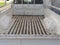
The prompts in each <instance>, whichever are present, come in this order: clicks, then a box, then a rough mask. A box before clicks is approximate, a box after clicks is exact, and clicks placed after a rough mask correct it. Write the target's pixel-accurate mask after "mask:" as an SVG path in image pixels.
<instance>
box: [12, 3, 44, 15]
mask: <svg viewBox="0 0 60 45" xmlns="http://www.w3.org/2000/svg"><path fill="white" fill-rule="evenodd" d="M43 10H44V8H43V4H39V5H35V4H33V5H31V4H22V5H21V4H14V6H13V12H14V13H13V14H14V15H43V14H44V13H43Z"/></svg>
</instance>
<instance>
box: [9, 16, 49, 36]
mask: <svg viewBox="0 0 60 45" xmlns="http://www.w3.org/2000/svg"><path fill="white" fill-rule="evenodd" d="M13 19H14V20H15V21H13V24H12V25H11V26H10V29H9V32H8V34H28V35H32V34H35V35H36V34H37V35H42V34H43V35H45V34H46V35H48V32H47V31H46V30H45V28H44V26H43V24H42V21H41V20H42V19H43V16H13Z"/></svg>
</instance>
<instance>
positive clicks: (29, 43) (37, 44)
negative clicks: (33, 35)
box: [22, 39, 59, 45]
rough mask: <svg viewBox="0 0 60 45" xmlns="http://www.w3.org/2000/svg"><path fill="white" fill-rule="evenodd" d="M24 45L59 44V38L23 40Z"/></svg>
mask: <svg viewBox="0 0 60 45" xmlns="http://www.w3.org/2000/svg"><path fill="white" fill-rule="evenodd" d="M22 45H59V40H53V39H51V40H49V39H46V40H45V39H43V40H42V39H41V40H23V41H22Z"/></svg>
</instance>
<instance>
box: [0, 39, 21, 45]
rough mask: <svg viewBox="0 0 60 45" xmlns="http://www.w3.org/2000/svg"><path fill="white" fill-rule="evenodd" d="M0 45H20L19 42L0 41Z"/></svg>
mask: <svg viewBox="0 0 60 45" xmlns="http://www.w3.org/2000/svg"><path fill="white" fill-rule="evenodd" d="M0 45H21V41H20V40H0Z"/></svg>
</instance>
